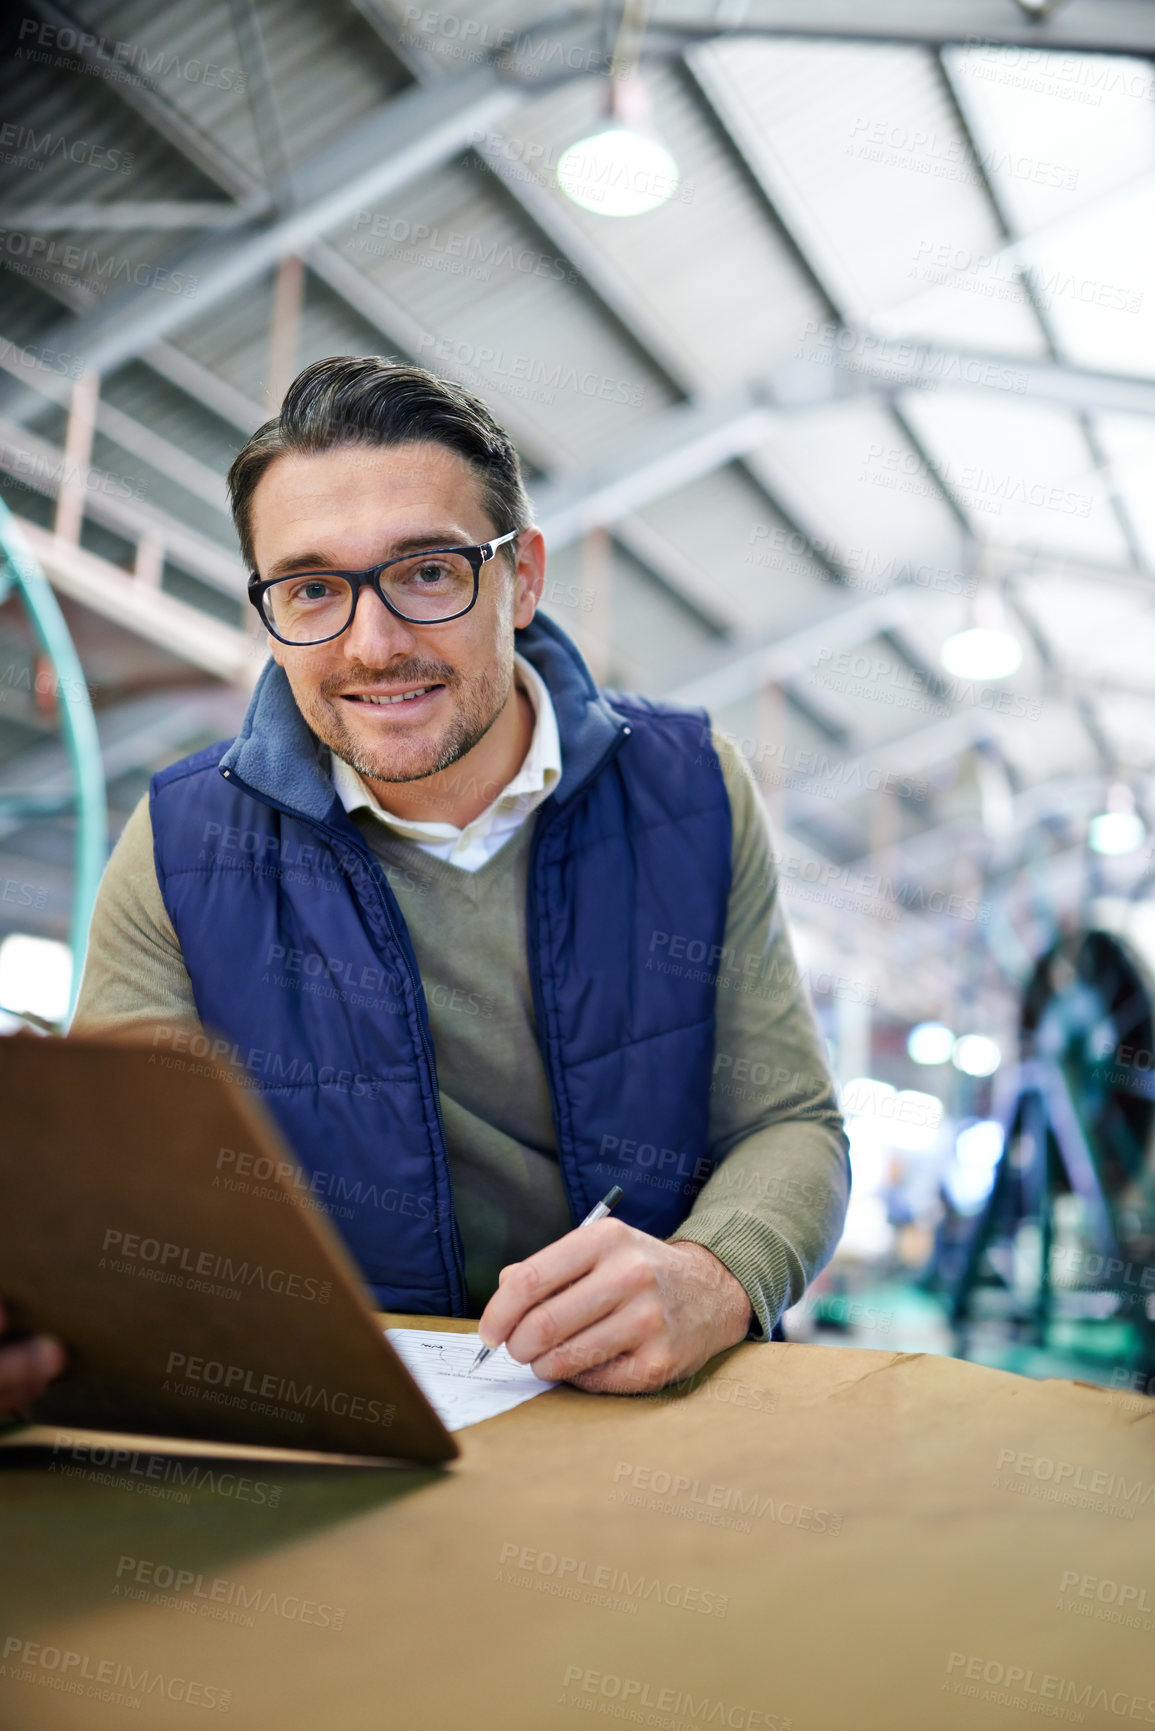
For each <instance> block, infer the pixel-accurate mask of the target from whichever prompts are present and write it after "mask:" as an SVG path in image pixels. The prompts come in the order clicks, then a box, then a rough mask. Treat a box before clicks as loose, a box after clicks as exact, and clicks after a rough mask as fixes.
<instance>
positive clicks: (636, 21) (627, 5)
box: [557, 0, 679, 216]
mask: <svg viewBox="0 0 1155 1731" xmlns="http://www.w3.org/2000/svg"><path fill="white" fill-rule="evenodd" d="M648 4H649V0H623V5H622V21H621V26H620V28H619V30H618V39H617V44H616V46H615V48H614V53H613V59H612V60H611V63H610V75H609V77H608V79H607V80H606V88H607V92H608V102H607V113H606V119H607V124H606V125H605V126H603V127H601V128H600V130H599V131H597V132H592V133H590V135H589V137H588V138H579V139H578V141H577V143H576V144H571V145H570V147H569V149H568V150H567V151H565V152H564V154H563V155H562V158H561V161H560V162H559V163H558V165H557V181H558V185H559V186H560V187H561V189H562V191H563V192H564V193H565V195H566V197H567V198H569V199H571V200H572V201H573V203H574V204H577V205H580V206H581V208H582V209H583V210H590V211H594V212H596V214H597V215H598V216H644V215H645V213H646V212H647V211H651V210H657V208H658V207H659V205H663V204H665V203H666V202H667V201H668V200H669V199H671V198H673V196H674V194H675V192H677V190H678V180H679V175H678V165H677V163H676V162H675V161H674V159H673V157H672V156H671V155H670V152H669V151H668V150H667V149H666V147H665V145H664V144H663V143H662V142H661V140H660V139H659V137H658V135H657V133H656V131H655V129H654V121H653V105H652V103H651V101H650V93H649V91H648V90H647V88H646V86H645V84H644V82H643V81H642V79H641V78H640V77H639V75H638V60H639V58H640V56H641V50H642V37H643V36H644V34H645V28H646V11H647V8H648Z"/></svg>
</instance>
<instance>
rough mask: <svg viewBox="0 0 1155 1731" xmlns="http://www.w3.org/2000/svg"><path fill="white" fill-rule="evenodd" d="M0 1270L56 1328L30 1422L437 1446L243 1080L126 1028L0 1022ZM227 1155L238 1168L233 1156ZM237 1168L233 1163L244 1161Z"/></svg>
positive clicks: (442, 1453) (12, 1317) (355, 1444)
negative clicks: (52, 1030) (118, 1036)
mask: <svg viewBox="0 0 1155 1731" xmlns="http://www.w3.org/2000/svg"><path fill="white" fill-rule="evenodd" d="M0 1098H2V1099H3V1101H4V1134H3V1137H2V1138H0V1195H2V1196H3V1198H4V1208H3V1211H2V1212H0V1270H2V1271H3V1284H2V1288H0V1290H2V1291H3V1297H4V1305H5V1310H6V1314H7V1317H8V1322H9V1326H10V1327H11V1328H13V1329H14V1330H21V1329H35V1330H43V1331H45V1332H48V1333H52V1334H57V1335H59V1337H60V1338H61V1340H63V1341H64V1343H65V1345H66V1347H67V1348H68V1353H69V1363H68V1370H67V1374H66V1375H65V1376H64V1377H62V1378H61V1379H60V1380H59V1381H58V1382H56V1383H54V1384H53V1385H52V1387H51V1388H50V1389H49V1390H48V1392H47V1393H46V1394H45V1395H44V1397H43V1398H42V1399H41V1400H40V1401H39V1402H38V1404H37V1405H36V1407H35V1408H34V1412H33V1416H34V1417H36V1418H37V1419H39V1420H42V1421H44V1422H50V1423H55V1424H63V1425H70V1426H76V1425H87V1426H96V1427H106V1428H113V1427H114V1428H115V1429H116V1430H118V1431H130V1432H139V1433H143V1434H146V1435H160V1436H186V1437H199V1438H203V1439H207V1440H210V1441H215V1442H224V1443H228V1442H238V1443H253V1444H266V1445H274V1446H281V1447H285V1446H288V1447H293V1448H300V1449H304V1450H321V1451H323V1452H326V1453H340V1454H355V1455H378V1456H389V1457H402V1458H404V1459H408V1460H449V1459H452V1458H453V1457H454V1456H455V1454H456V1453H457V1449H456V1445H455V1443H454V1442H453V1439H452V1438H451V1437H450V1435H449V1433H448V1431H447V1430H446V1429H445V1427H444V1426H443V1425H442V1423H441V1421H440V1419H439V1418H438V1417H437V1415H436V1413H435V1412H434V1411H433V1409H432V1407H431V1406H430V1405H429V1403H428V1401H427V1400H426V1399H425V1397H424V1395H423V1394H422V1393H421V1391H420V1390H419V1389H418V1387H417V1385H416V1383H415V1382H414V1381H413V1379H412V1377H411V1376H410V1375H409V1372H408V1371H407V1370H406V1369H405V1367H404V1365H403V1364H402V1363H401V1361H400V1360H399V1359H398V1357H397V1355H396V1353H394V1352H393V1350H392V1348H391V1347H390V1346H389V1344H388V1342H387V1341H386V1340H385V1339H384V1338H383V1336H382V1334H381V1330H380V1329H379V1328H378V1327H377V1324H376V1322H375V1320H374V1316H373V1312H372V1311H371V1310H370V1309H369V1307H368V1303H367V1299H366V1295H365V1291H364V1288H363V1287H362V1285H361V1282H360V1278H359V1276H358V1274H357V1271H356V1269H355V1268H354V1266H353V1264H352V1262H351V1261H350V1259H349V1257H348V1255H347V1253H346V1251H345V1249H344V1246H343V1245H342V1243H341V1241H340V1239H339V1238H338V1237H337V1235H336V1233H335V1232H334V1230H333V1228H332V1226H331V1225H330V1224H329V1222H328V1220H327V1219H326V1218H325V1215H324V1213H323V1211H322V1208H321V1206H320V1205H319V1204H318V1203H317V1201H316V1199H315V1198H314V1197H312V1196H311V1195H310V1193H309V1192H308V1190H307V1189H305V1188H304V1187H302V1186H299V1185H297V1184H295V1183H293V1182H291V1179H290V1176H289V1175H290V1174H295V1173H296V1172H297V1171H298V1168H297V1166H296V1163H295V1161H293V1159H292V1156H291V1155H290V1154H289V1152H288V1150H287V1149H286V1147H285V1145H284V1144H283V1142H282V1141H281V1140H280V1138H279V1136H278V1135H277V1132H276V1130H275V1128H274V1126H273V1124H272V1121H271V1120H270V1119H269V1118H268V1116H267V1114H266V1113H265V1112H264V1111H263V1110H262V1109H261V1108H260V1107H259V1105H258V1102H257V1101H256V1099H255V1098H254V1097H253V1094H252V1092H251V1091H246V1090H245V1089H244V1088H242V1087H241V1086H240V1085H239V1084H238V1082H237V1080H236V1079H235V1078H230V1076H229V1074H227V1073H226V1072H224V1071H222V1070H221V1069H220V1067H219V1066H212V1065H207V1064H198V1063H196V1062H191V1061H190V1062H187V1063H185V1062H180V1063H178V1066H177V1067H176V1068H167V1067H162V1066H161V1065H160V1064H159V1063H158V1062H157V1055H156V1053H155V1052H154V1051H153V1050H152V1049H151V1048H150V1047H149V1046H147V1045H142V1044H140V1043H139V1042H131V1043H128V1042H124V1041H119V1042H112V1041H108V1040H99V1041H97V1040H92V1041H88V1040H71V1039H70V1040H45V1039H37V1038H34V1037H29V1038H22V1037H20V1036H16V1037H14V1038H10V1039H6V1040H0ZM240 1154H243V1156H244V1157H245V1162H244V1165H243V1167H242V1166H240V1165H238V1155H240ZM242 1174H243V1175H242Z"/></svg>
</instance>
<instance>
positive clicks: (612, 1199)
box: [465, 1184, 622, 1376]
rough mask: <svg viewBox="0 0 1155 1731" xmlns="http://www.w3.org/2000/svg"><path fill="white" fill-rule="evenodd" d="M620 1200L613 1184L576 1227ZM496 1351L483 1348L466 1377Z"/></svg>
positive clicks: (618, 1189) (617, 1186)
mask: <svg viewBox="0 0 1155 1731" xmlns="http://www.w3.org/2000/svg"><path fill="white" fill-rule="evenodd" d="M621 1199H622V1187H621V1185H620V1184H615V1185H614V1187H613V1189H612V1190H608V1191H607V1192H606V1194H605V1195H604V1196H603V1197H602V1199H601V1201H600V1202H595V1204H594V1206H593V1207H592V1208H591V1209H590V1211H589V1213H588V1214H587V1215H586V1217H585V1219H584V1220H579V1221H578V1226H579V1227H582V1226H589V1225H591V1224H592V1223H593V1221H595V1220H604V1218H605V1216H606V1215H607V1214H608V1213H609V1212H610V1210H611V1208H616V1207H617V1205H618V1203H619V1202H620V1201H621ZM500 1344H501V1342H498V1345H500ZM496 1350H497V1348H496V1347H493V1346H483V1347H482V1349H481V1351H480V1352H479V1353H478V1355H477V1357H476V1358H475V1359H474V1361H473V1363H472V1364H471V1365H470V1367H469V1369H468V1370H467V1371H466V1373H465V1374H466V1376H472V1375H473V1373H474V1371H475V1370H476V1369H477V1367H478V1365H479V1364H484V1363H485V1361H486V1359H487V1358H488V1357H489V1355H490V1353H491V1352H496Z"/></svg>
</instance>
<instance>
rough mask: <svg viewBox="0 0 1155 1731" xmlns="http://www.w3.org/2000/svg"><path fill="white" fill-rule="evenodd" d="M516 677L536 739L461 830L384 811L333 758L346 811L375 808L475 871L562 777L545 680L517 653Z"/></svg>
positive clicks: (390, 825)
mask: <svg viewBox="0 0 1155 1731" xmlns="http://www.w3.org/2000/svg"><path fill="white" fill-rule="evenodd" d="M514 678H515V680H516V681H517V684H518V685H519V686H520V687H521V689H522V690H523V691H524V692H525V694H526V696H527V697H528V698H529V701H530V703H531V704H532V705H533V713H534V727H533V737H532V739H531V740H530V742H529V750H528V751H527V752H526V754H525V759H524V761H523V762H522V766H521V768H520V769H519V770H518V772H517V774H516V775H515V776H514V778H513V780H512V781H511V782H509V784H508V785H507V786H506V787H504V788H503V789H502V791H501V792H500V793H499V794H498V796H497V798H496V799H495V800H494V801H493V802H492V804H490V805H487V806H486V808H485V810H484V811H483V812H480V813H479V814H478V816H477V817H475V818H474V819H473V822H472V823H467V824H466V826H465V828H464V829H458V828H457V827H456V825H455V824H451V823H418V822H416V821H415V820H414V819H413V818H407V817H396V816H395V815H394V814H393V812H391V811H387V810H386V809H385V807H384V806H383V805H382V804H381V802H380V800H379V799H378V798H377V796H376V794H375V793H374V792H373V790H372V789H371V788H369V787H367V786H366V784H365V783H364V782H363V781H362V780H361V777H360V776H359V775H358V774H357V771H356V770H355V769H353V768H351V767H350V765H349V764H347V763H346V762H344V760H343V759H342V758H339V757H337V756H334V757H333V786H334V787H335V788H336V790H337V797H338V799H339V800H340V801H341V804H342V805H343V806H344V807H345V810H346V811H357V810H358V809H362V808H363V809H364V810H366V811H371V812H372V813H373V816H374V817H375V818H377V819H378V820H379V822H381V823H383V824H384V825H385V827H386V828H387V829H390V830H392V831H393V833H394V835H399V836H401V837H402V839H403V840H405V841H411V842H413V843H414V844H415V845H416V846H417V847H419V848H422V849H423V850H424V851H425V852H426V853H429V854H432V855H433V856H434V858H435V859H440V860H446V861H447V862H448V863H449V864H450V865H455V866H460V867H461V869H462V871H467V872H475V871H477V870H478V869H479V867H481V866H483V865H484V864H485V863H486V861H487V860H490V859H492V858H493V856H494V854H495V853H497V851H498V849H499V848H501V847H504V845H505V843H506V842H507V841H508V840H509V838H510V836H511V835H512V834H513V832H514V830H515V829H517V828H519V827H520V825H521V824H523V823H524V822H525V820H526V818H527V817H528V816H529V814H530V812H531V811H535V810H536V809H537V807H538V806H539V805H540V804H541V802H542V801H543V800H544V799H547V798H548V797H549V795H550V794H551V793H552V792H553V790H554V788H555V787H556V786H557V783H558V782H559V781H560V780H561V740H560V738H559V737H558V731H557V716H556V715H555V713H554V707H553V702H552V700H551V698H550V695H549V689H548V687H547V685H546V683H545V680H544V679H543V678H542V677H541V675H540V673H539V672H538V671H537V669H536V668H535V667H531V666H530V664H529V662H528V661H527V660H526V659H525V657H524V656H522V655H515V656H514Z"/></svg>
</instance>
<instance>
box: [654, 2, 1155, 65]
mask: <svg viewBox="0 0 1155 1731" xmlns="http://www.w3.org/2000/svg"><path fill="white" fill-rule="evenodd" d="M726 35H735V36H809V37H814V38H817V39H818V40H820V41H822V40H828V39H829V38H831V37H834V38H840V39H843V40H845V39H851V40H857V41H866V42H922V43H926V44H928V45H929V46H932V47H944V46H946V45H947V44H948V43H969V42H977V43H980V44H984V45H985V44H988V43H989V44H991V45H1000V46H1002V47H1006V48H1038V49H1043V50H1050V51H1057V52H1062V51H1068V52H1069V51H1070V50H1071V49H1077V50H1079V51H1081V52H1082V53H1085V54H1152V53H1155V8H1152V7H1151V5H1150V4H1149V3H1148V0H1067V4H1066V5H1061V6H1056V7H1054V9H1053V10H1052V9H1050V8H1048V9H1047V10H1046V11H1044V9H1043V8H1042V6H1038V7H1036V6H1029V5H1025V4H1018V3H1017V0H933V4H932V3H931V0H653V4H652V5H651V7H650V16H649V28H648V29H647V32H646V44H645V48H644V49H643V57H645V56H646V55H654V54H663V53H670V52H672V51H677V50H679V49H684V48H687V47H689V46H691V45H692V44H693V43H695V42H700V41H702V40H704V39H708V38H710V37H717V36H726Z"/></svg>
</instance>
